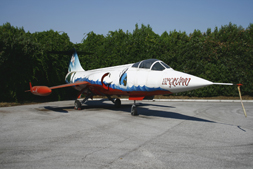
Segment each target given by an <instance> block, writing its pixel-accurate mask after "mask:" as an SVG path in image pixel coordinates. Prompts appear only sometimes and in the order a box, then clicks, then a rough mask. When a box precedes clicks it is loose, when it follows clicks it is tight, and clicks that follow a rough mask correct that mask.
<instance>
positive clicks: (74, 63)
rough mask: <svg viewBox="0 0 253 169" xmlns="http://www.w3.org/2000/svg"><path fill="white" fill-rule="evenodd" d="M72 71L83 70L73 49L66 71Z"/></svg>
mask: <svg viewBox="0 0 253 169" xmlns="http://www.w3.org/2000/svg"><path fill="white" fill-rule="evenodd" d="M73 71H84V69H83V68H82V66H81V63H80V61H79V58H78V55H77V53H76V50H75V49H74V52H73V54H72V56H71V59H70V62H69V69H68V72H73Z"/></svg>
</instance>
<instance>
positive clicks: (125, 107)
mask: <svg viewBox="0 0 253 169" xmlns="http://www.w3.org/2000/svg"><path fill="white" fill-rule="evenodd" d="M105 101H108V100H106V99H102V100H96V101H95V100H94V101H88V102H86V103H85V105H82V110H84V111H85V110H93V109H95V110H98V109H108V110H112V111H124V112H127V113H129V114H130V111H131V106H132V103H124V104H122V105H121V107H120V108H115V107H114V104H113V103H110V102H108V103H105ZM137 106H138V113H139V114H140V115H142V116H146V117H151V116H153V117H164V118H171V119H179V120H190V121H200V122H209V123H216V122H214V121H210V120H206V119H202V118H198V117H192V116H188V115H183V114H180V113H177V112H172V111H169V110H168V111H164V110H155V109H149V108H148V107H149V106H155V107H162V108H168V109H173V108H175V107H173V106H167V105H157V104H152V102H150V103H137ZM44 108H45V109H46V110H50V111H55V112H59V113H68V110H73V109H74V106H68V107H57V106H45V107H44Z"/></svg>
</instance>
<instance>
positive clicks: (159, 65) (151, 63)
mask: <svg viewBox="0 0 253 169" xmlns="http://www.w3.org/2000/svg"><path fill="white" fill-rule="evenodd" d="M132 67H133V68H140V69H151V70H157V71H162V70H164V69H169V68H170V66H168V65H167V64H166V63H164V62H162V61H160V60H158V59H147V60H143V61H140V62H137V63H134V64H133V66H132Z"/></svg>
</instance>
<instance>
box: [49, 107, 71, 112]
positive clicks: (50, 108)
mask: <svg viewBox="0 0 253 169" xmlns="http://www.w3.org/2000/svg"><path fill="white" fill-rule="evenodd" d="M44 108H45V109H46V110H51V111H55V112H59V113H68V111H67V110H68V109H73V108H74V106H69V107H57V106H45V107H44Z"/></svg>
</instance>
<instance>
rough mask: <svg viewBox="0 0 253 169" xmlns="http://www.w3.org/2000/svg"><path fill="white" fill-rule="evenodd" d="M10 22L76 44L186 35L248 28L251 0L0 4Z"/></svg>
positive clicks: (0, 16)
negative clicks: (91, 37)
mask: <svg viewBox="0 0 253 169" xmlns="http://www.w3.org/2000/svg"><path fill="white" fill-rule="evenodd" d="M7 22H9V23H10V24H11V25H12V26H15V27H23V28H24V29H25V31H29V32H31V33H34V32H42V31H47V30H50V29H53V30H54V31H63V32H65V33H67V34H68V36H69V37H70V41H71V42H73V43H81V42H82V39H83V38H84V37H85V34H87V33H89V32H91V31H93V32H94V33H96V34H103V35H104V36H106V35H107V34H108V32H109V31H116V30H119V29H122V30H123V31H124V32H126V31H127V30H128V31H129V32H133V30H134V29H135V24H138V25H139V27H140V26H141V24H144V25H146V26H147V25H148V24H149V25H150V27H151V28H152V30H153V31H154V32H155V33H156V34H159V35H161V34H162V33H164V32H165V31H167V32H168V33H169V32H170V31H174V30H176V31H181V32H186V33H187V34H190V33H192V32H193V31H194V30H195V29H198V30H200V31H201V32H206V30H207V29H208V28H211V30H212V31H213V30H214V28H215V27H218V28H220V27H221V26H225V25H228V24H229V22H231V23H232V24H236V25H237V26H242V27H243V28H247V27H248V26H249V24H250V23H253V0H43V1H42V0H8V1H7V0H0V25H3V24H5V23H7Z"/></svg>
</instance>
